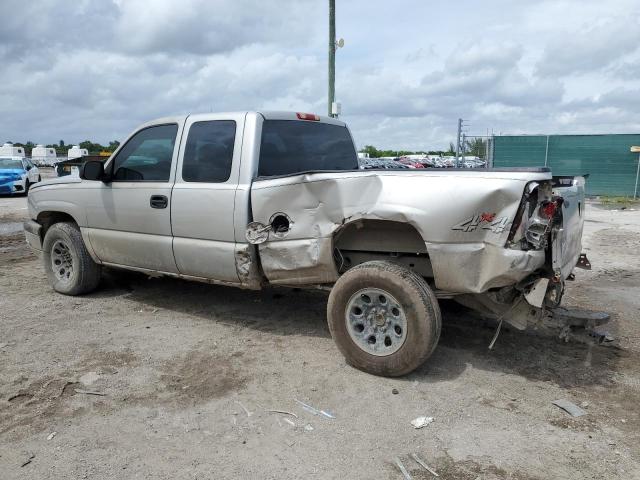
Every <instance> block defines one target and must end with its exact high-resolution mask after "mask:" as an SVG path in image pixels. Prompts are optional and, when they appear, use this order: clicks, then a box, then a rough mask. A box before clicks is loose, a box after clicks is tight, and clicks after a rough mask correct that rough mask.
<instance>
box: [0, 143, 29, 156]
mask: <svg viewBox="0 0 640 480" xmlns="http://www.w3.org/2000/svg"><path fill="white" fill-rule="evenodd" d="M0 157H19V158H24V148H23V147H16V146H14V145H13V143H5V144H4V145H2V146H1V147H0Z"/></svg>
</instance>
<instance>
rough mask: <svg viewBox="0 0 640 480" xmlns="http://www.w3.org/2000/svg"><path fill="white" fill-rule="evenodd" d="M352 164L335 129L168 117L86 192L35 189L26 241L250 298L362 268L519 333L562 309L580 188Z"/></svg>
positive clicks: (272, 116) (76, 181) (281, 115)
mask: <svg viewBox="0 0 640 480" xmlns="http://www.w3.org/2000/svg"><path fill="white" fill-rule="evenodd" d="M163 135H164V137H163ZM149 138H150V139H151V140H150V142H151V143H145V142H149ZM163 142H164V143H163ZM145 145H151V146H153V149H152V150H150V149H149V148H147V147H145ZM160 147H162V148H164V150H162V149H161V148H160ZM145 148H146V149H145ZM150 152H151V153H150ZM158 152H159V153H158ZM154 155H155V156H154ZM357 165H358V164H357V155H356V150H355V147H354V145H353V141H352V139H351V135H350V133H349V131H348V129H347V127H346V125H345V124H344V123H342V122H340V121H338V120H336V119H332V118H326V117H319V116H316V115H311V114H299V113H298V114H296V113H288V112H240V113H231V114H201V115H190V116H181V117H171V118H164V119H160V120H157V121H154V122H150V123H148V124H145V125H143V126H141V127H140V128H139V129H137V130H136V131H135V132H134V133H133V134H132V135H131V136H130V137H129V138H128V139H127V141H125V142H123V144H122V145H121V147H120V148H119V149H118V150H117V151H116V152H115V153H114V155H113V156H112V157H111V158H110V159H109V160H108V161H107V162H106V163H105V165H104V166H103V167H101V166H97V167H96V168H98V169H100V173H99V174H96V176H94V177H92V178H91V179H89V178H88V174H85V173H81V177H82V178H74V177H64V178H60V179H56V180H52V181H45V182H42V183H41V184H38V185H36V186H35V187H33V188H32V190H31V192H30V194H29V211H30V215H31V219H32V220H31V221H30V222H27V224H26V225H25V232H26V236H27V240H28V242H29V244H30V245H31V246H32V247H33V248H34V249H35V250H38V251H40V250H42V249H43V242H44V239H45V236H46V233H47V229H48V228H49V227H50V226H51V225H52V224H54V223H55V222H57V221H70V222H73V223H74V224H75V225H77V227H78V229H79V230H80V232H81V235H82V240H83V242H84V246H85V248H86V250H87V252H88V254H89V255H90V256H91V258H92V260H93V261H94V262H95V263H96V264H99V265H107V266H112V267H120V268H126V269H132V270H138V271H143V272H148V273H154V274H162V275H170V276H176V277H182V278H186V279H190V280H198V281H204V282H210V283H220V284H225V285H233V286H238V287H242V288H251V289H259V288H263V287H265V286H268V285H284V286H310V287H319V288H325V289H331V288H332V286H333V285H334V284H335V283H336V282H337V281H338V279H340V278H341V276H342V275H344V274H345V272H348V271H349V270H351V269H353V268H354V267H356V266H358V265H363V264H367V262H376V261H384V262H392V263H394V264H399V265H402V267H403V268H405V269H407V270H408V271H413V272H415V273H417V274H418V275H419V276H420V277H421V278H422V279H424V281H425V282H427V283H428V285H429V288H430V289H432V290H433V292H435V295H436V296H437V297H439V298H453V299H456V300H457V301H459V302H461V303H463V304H465V305H468V306H470V307H472V308H475V309H477V310H479V311H481V312H483V313H486V314H488V315H494V316H498V317H501V318H504V320H505V321H508V322H511V323H512V324H513V325H515V326H517V327H519V328H524V327H526V326H527V325H528V324H530V323H532V322H534V323H535V322H537V321H540V319H541V318H542V316H543V315H544V312H545V309H547V308H550V307H552V306H555V305H557V304H558V303H559V302H560V300H561V298H562V294H563V291H564V285H565V281H566V280H567V279H569V278H570V277H571V276H572V272H573V269H574V267H575V266H576V263H577V262H578V258H579V256H580V253H581V237H582V226H583V221H584V220H583V212H584V178H582V177H559V178H555V179H554V178H553V177H552V174H551V172H550V171H549V169H546V168H532V169H481V170H480V169H479V170H472V169H460V170H457V169H449V170H443V169H420V170H406V169H400V170H397V171H396V170H380V171H375V170H358V167H357ZM161 168H166V171H165V172H164V173H163V171H162V170H161ZM53 268H55V265H54V267H53Z"/></svg>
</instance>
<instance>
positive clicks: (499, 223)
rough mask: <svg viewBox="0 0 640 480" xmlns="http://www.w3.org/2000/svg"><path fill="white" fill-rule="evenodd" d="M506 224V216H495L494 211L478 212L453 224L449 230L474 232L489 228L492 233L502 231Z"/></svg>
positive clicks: (507, 222) (507, 221)
mask: <svg viewBox="0 0 640 480" xmlns="http://www.w3.org/2000/svg"><path fill="white" fill-rule="evenodd" d="M508 225H509V218H508V217H498V218H496V214H495V213H479V214H477V215H474V216H472V217H470V218H467V219H465V220H463V221H462V222H460V223H458V224H456V225H454V226H453V227H451V230H459V231H462V232H475V231H476V230H477V229H478V228H480V229H482V230H491V231H492V232H493V233H502V232H504V230H505V229H506V228H507V226H508Z"/></svg>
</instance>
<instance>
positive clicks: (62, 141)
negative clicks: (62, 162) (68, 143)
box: [59, 140, 64, 148]
mask: <svg viewBox="0 0 640 480" xmlns="http://www.w3.org/2000/svg"><path fill="white" fill-rule="evenodd" d="M59 146H60V148H64V140H60V145H59Z"/></svg>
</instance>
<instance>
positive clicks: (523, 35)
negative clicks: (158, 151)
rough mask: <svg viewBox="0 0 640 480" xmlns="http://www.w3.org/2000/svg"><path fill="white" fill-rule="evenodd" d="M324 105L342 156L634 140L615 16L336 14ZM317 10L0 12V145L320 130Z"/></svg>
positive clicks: (80, 5)
mask: <svg viewBox="0 0 640 480" xmlns="http://www.w3.org/2000/svg"><path fill="white" fill-rule="evenodd" d="M337 3H338V5H337V29H338V36H342V37H345V40H346V46H345V48H344V49H341V50H339V51H338V52H337V84H336V90H337V97H338V99H339V100H340V101H342V104H343V113H344V115H343V119H345V120H346V121H347V122H349V124H350V125H351V129H352V132H353V134H354V137H355V139H356V141H357V143H358V144H359V145H364V144H374V145H377V146H379V147H381V148H407V149H412V148H415V149H417V148H420V149H427V148H429V149H431V148H442V147H445V146H447V145H448V142H449V141H451V140H452V138H453V135H454V134H455V128H456V121H457V118H458V117H464V118H465V119H468V120H469V121H470V123H471V128H470V131H471V133H477V134H484V133H486V131H487V129H493V130H494V131H495V132H500V131H502V132H510V133H540V132H545V133H547V132H548V133H554V132H582V133H585V132H616V131H621V132H629V131H637V130H638V129H639V128H640V124H639V122H638V120H636V118H637V112H638V108H639V107H640V100H638V99H639V98H640V67H639V65H640V49H639V48H638V46H639V45H640V28H638V27H639V26H640V25H639V19H640V8H639V7H638V6H637V4H636V2H635V1H633V0H615V1H610V2H606V3H604V2H599V1H595V0H584V1H579V0H560V1H557V0H554V1H551V0H549V1H539V2H529V3H527V4H522V3H514V2H510V1H507V0H492V1H490V2H485V4H483V5H482V7H480V6H478V4H477V2H473V1H471V0H461V2H459V3H457V4H446V5H445V4H433V3H432V2H428V3H427V2H421V1H419V0H396V1H395V2H393V3H391V2H370V1H365V0H349V1H343V0H338V2H337ZM326 15H327V12H326V2H320V1H315V0H302V1H300V0H298V1H296V0H278V1H277V2H276V1H257V0H253V1H252V0H235V1H233V0H216V1H214V0H183V1H180V2H176V1H172V0H155V1H153V2H149V1H143V0H113V1H108V0H82V1H78V2H73V3H71V2H65V1H63V0H33V1H29V2H25V1H24V0H20V1H17V0H4V1H3V2H2V3H1V4H0V17H1V18H3V28H2V29H0V61H2V68H1V69H0V112H2V115H0V141H5V140H14V141H26V140H32V141H35V142H47V143H48V142H52V141H57V140H59V139H61V138H62V139H64V140H65V141H67V142H77V141H81V140H84V139H92V140H95V141H101V142H107V141H109V140H112V139H116V138H120V139H121V138H123V137H124V136H126V134H127V133H128V132H129V131H130V130H131V129H132V128H134V127H135V125H136V124H139V123H141V122H144V121H147V120H149V119H151V118H154V117H158V116H164V115H168V114H173V113H184V112H190V111H193V112H198V111H210V110H214V111H229V110H244V109H288V110H302V111H316V112H318V113H323V114H324V113H326V78H327V77H326V62H327V61H326V50H327V18H326Z"/></svg>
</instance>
